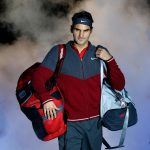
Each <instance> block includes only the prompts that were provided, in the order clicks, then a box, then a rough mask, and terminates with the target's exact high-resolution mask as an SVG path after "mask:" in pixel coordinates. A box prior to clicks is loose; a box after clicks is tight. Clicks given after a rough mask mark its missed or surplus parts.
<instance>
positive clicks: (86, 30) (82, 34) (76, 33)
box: [72, 24, 92, 45]
mask: <svg viewBox="0 0 150 150" xmlns="http://www.w3.org/2000/svg"><path fill="white" fill-rule="evenodd" d="M91 32H92V30H91V28H90V27H89V26H87V25H84V24H76V25H74V28H73V31H72V33H73V38H74V41H75V42H76V44H79V45H85V44H86V43H87V42H88V40H89V37H90V35H91Z"/></svg>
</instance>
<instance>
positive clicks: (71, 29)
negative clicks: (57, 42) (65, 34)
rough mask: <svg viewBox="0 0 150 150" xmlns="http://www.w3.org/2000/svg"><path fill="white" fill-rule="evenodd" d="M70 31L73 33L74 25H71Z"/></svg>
mask: <svg viewBox="0 0 150 150" xmlns="http://www.w3.org/2000/svg"><path fill="white" fill-rule="evenodd" d="M70 31H71V33H72V32H73V25H71V27H70Z"/></svg>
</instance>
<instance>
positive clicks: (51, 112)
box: [43, 101, 59, 120]
mask: <svg viewBox="0 0 150 150" xmlns="http://www.w3.org/2000/svg"><path fill="white" fill-rule="evenodd" d="M43 109H44V114H45V116H47V117H48V119H52V120H53V119H54V118H56V110H59V108H58V107H56V105H55V104H54V102H53V101H50V102H47V103H45V104H44V105H43Z"/></svg>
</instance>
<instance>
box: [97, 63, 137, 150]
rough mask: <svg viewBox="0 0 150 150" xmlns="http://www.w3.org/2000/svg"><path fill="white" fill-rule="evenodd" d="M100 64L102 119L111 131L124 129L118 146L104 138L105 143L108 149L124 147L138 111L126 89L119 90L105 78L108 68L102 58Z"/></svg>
mask: <svg viewBox="0 0 150 150" xmlns="http://www.w3.org/2000/svg"><path fill="white" fill-rule="evenodd" d="M100 66H101V69H100V74H101V89H102V93H101V104H100V107H101V109H100V111H101V112H100V114H101V120H100V121H101V123H102V125H103V126H104V127H106V128H107V129H109V130H111V131H118V130H122V133H121V138H120V142H119V145H118V146H114V147H111V146H110V145H109V144H108V143H107V141H106V140H105V139H104V138H103V144H104V145H105V146H106V147H107V148H106V149H114V148H120V147H123V143H124V140H125V135H126V129H127V127H130V126H133V125H135V124H136V123H137V112H136V109H135V105H134V103H133V102H132V101H131V98H130V96H129V95H128V93H127V91H126V90H125V89H123V90H122V91H117V90H114V89H113V88H112V87H111V86H110V85H109V84H107V82H106V80H105V78H104V68H105V69H106V64H105V62H104V61H102V60H100Z"/></svg>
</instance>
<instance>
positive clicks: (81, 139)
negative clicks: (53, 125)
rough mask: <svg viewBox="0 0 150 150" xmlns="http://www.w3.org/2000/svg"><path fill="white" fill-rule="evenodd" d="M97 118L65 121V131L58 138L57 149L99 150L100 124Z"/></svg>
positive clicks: (100, 140) (100, 143) (100, 138)
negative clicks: (66, 127)
mask: <svg viewBox="0 0 150 150" xmlns="http://www.w3.org/2000/svg"><path fill="white" fill-rule="evenodd" d="M98 120H99V118H98V117H97V118H93V119H89V120H84V121H77V122H67V126H68V129H67V132H66V133H65V134H64V135H62V136H60V137H59V138H58V140H59V150H101V145H102V126H101V125H100V126H99V127H98V125H97V123H98Z"/></svg>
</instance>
